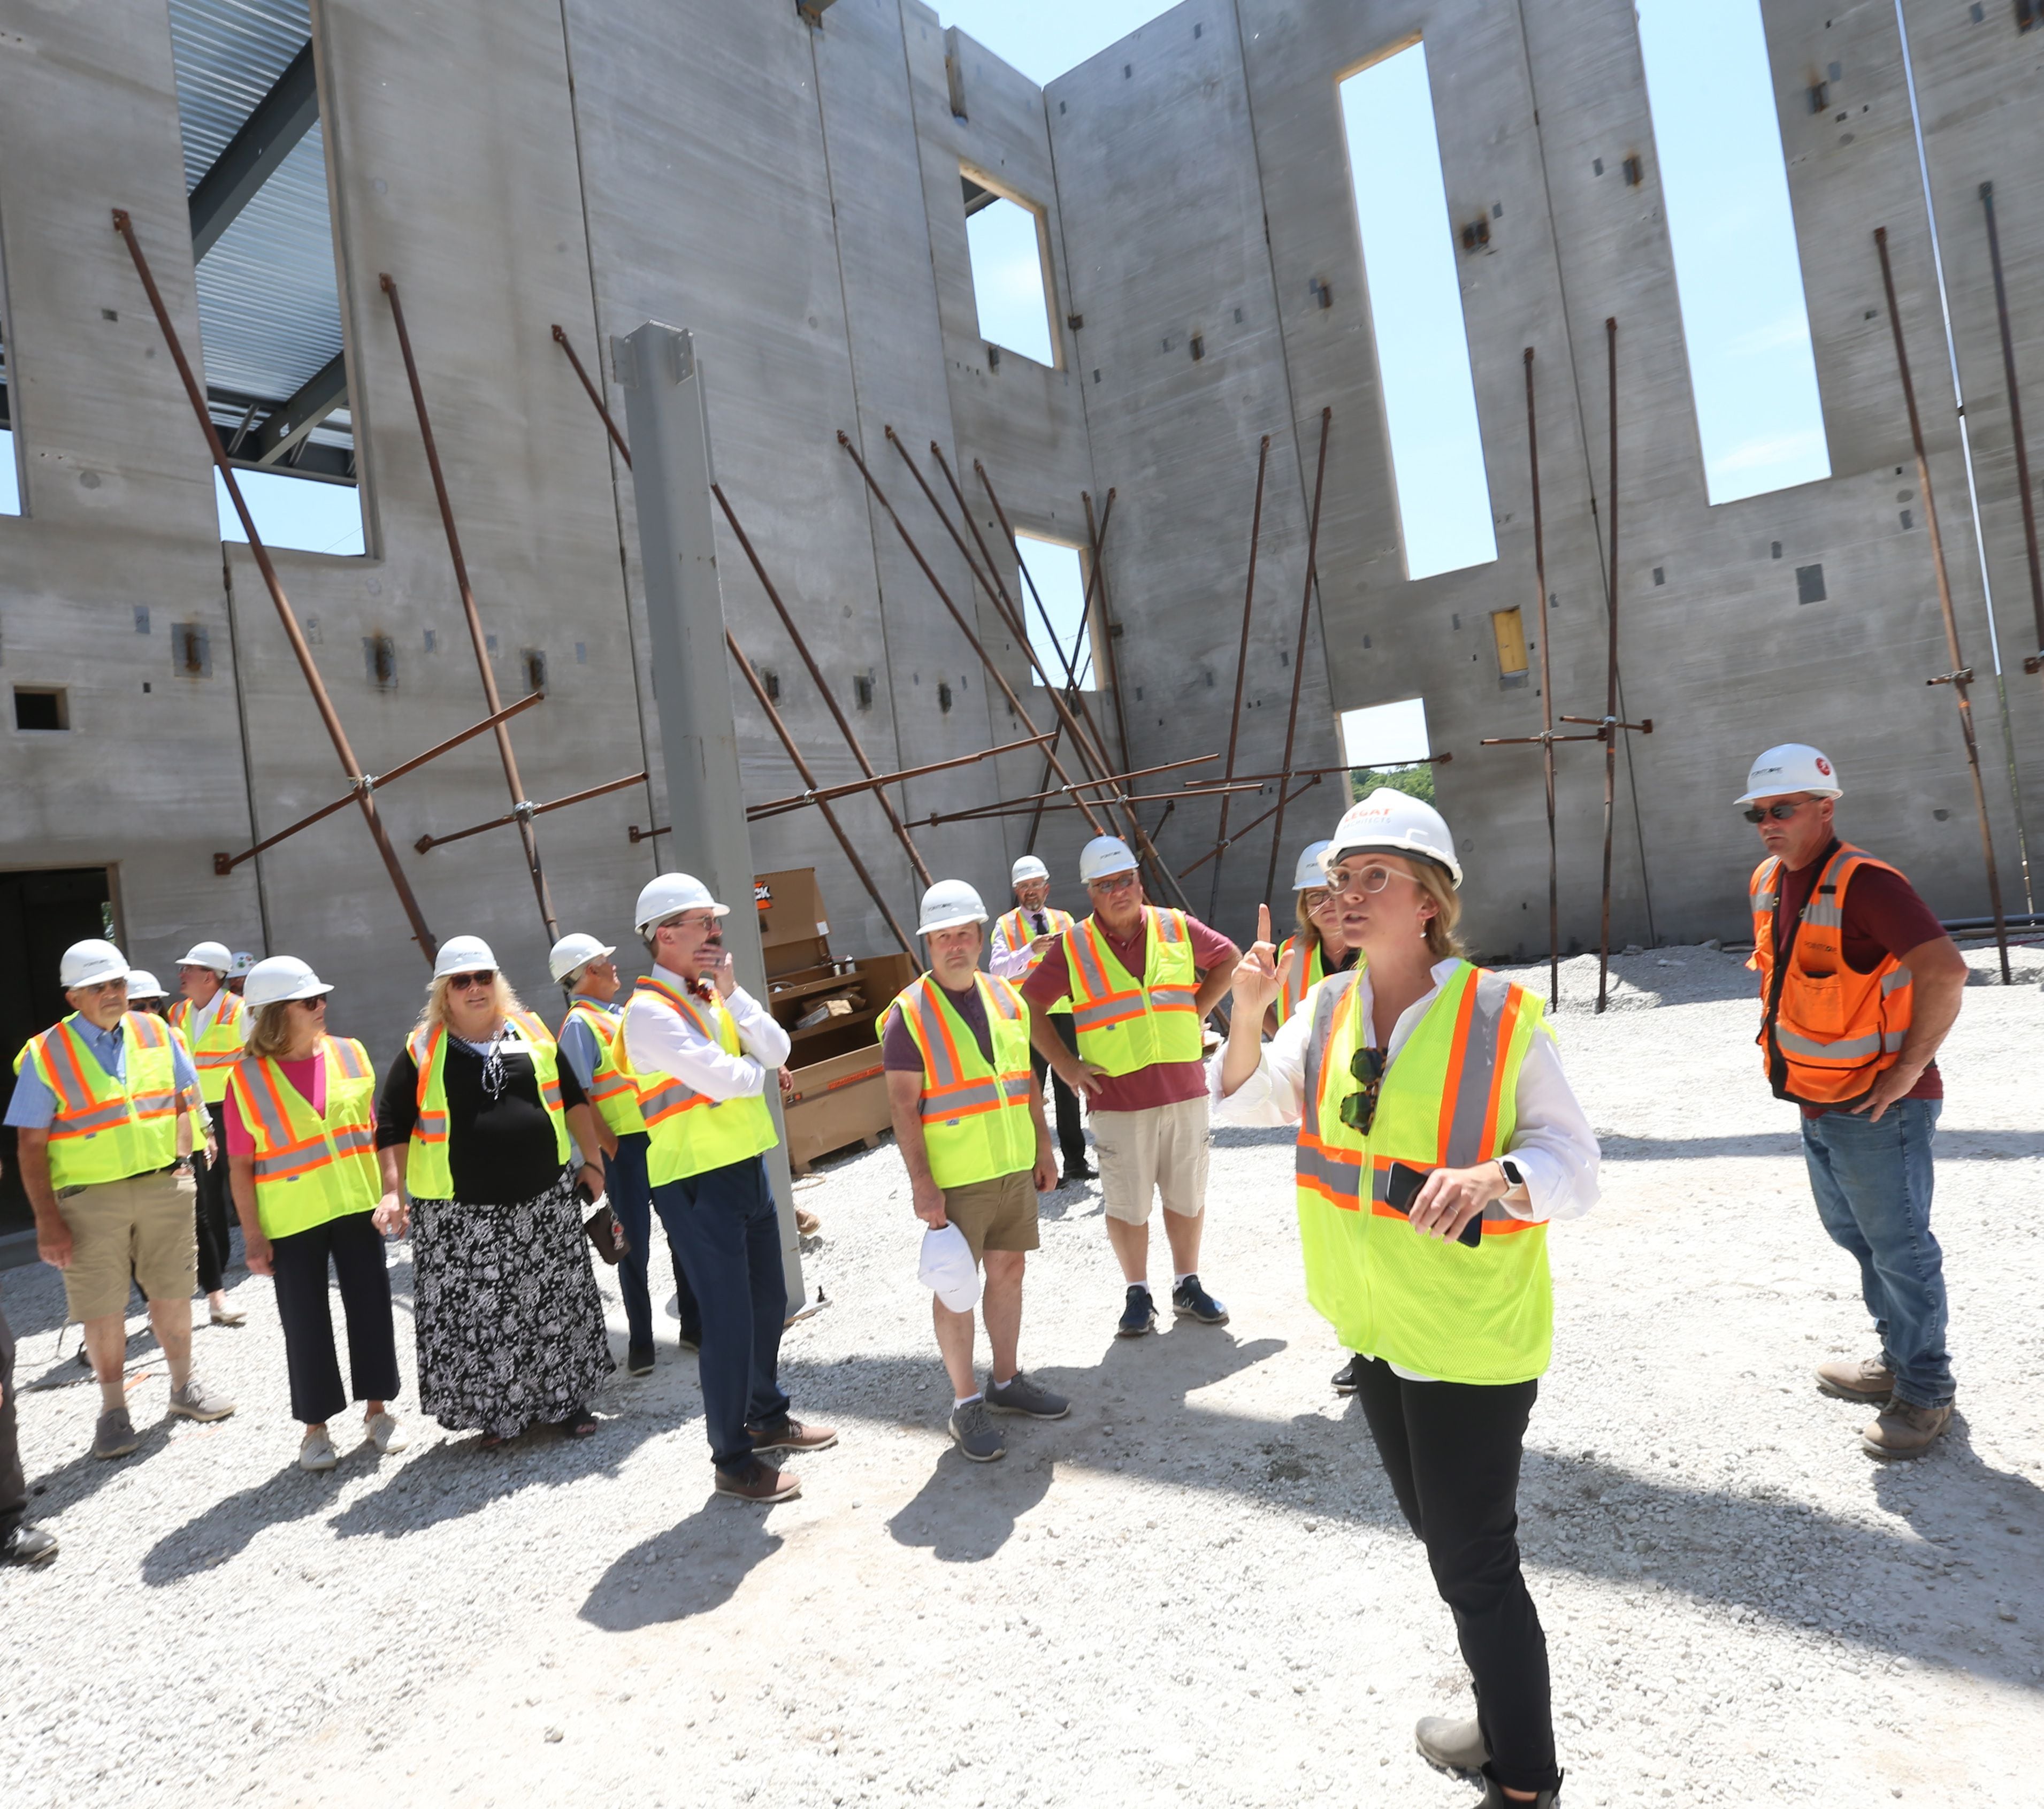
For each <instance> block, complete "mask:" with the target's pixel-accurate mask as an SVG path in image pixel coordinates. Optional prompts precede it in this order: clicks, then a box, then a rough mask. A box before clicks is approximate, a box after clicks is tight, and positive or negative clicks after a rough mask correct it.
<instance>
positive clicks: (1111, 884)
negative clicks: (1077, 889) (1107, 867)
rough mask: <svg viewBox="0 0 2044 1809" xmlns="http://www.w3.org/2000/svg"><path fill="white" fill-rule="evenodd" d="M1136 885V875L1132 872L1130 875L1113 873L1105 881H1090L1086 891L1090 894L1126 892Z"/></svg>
mask: <svg viewBox="0 0 2044 1809" xmlns="http://www.w3.org/2000/svg"><path fill="white" fill-rule="evenodd" d="M1134 884H1135V874H1134V873H1133V872H1132V871H1131V872H1129V873H1111V874H1108V876H1107V877H1106V878H1105V879H1095V880H1089V881H1087V883H1086V889H1087V890H1088V891H1089V892H1105V893H1116V892H1126V891H1127V890H1128V889H1129V887H1130V886H1131V885H1134Z"/></svg>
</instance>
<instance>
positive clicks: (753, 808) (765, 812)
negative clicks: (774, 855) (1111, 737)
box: [745, 735, 1049, 823]
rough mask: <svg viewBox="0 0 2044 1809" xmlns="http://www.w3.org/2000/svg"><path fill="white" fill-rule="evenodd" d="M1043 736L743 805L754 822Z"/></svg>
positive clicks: (986, 756) (936, 770)
mask: <svg viewBox="0 0 2044 1809" xmlns="http://www.w3.org/2000/svg"><path fill="white" fill-rule="evenodd" d="M1047 739H1049V737H1048V736H1040V735H1039V736H1025V737H1024V739H1022V740H1020V741H1004V742H1003V743H1001V745H1000V746H999V747H988V748H983V749H982V750H981V751H980V752H978V753H977V754H954V755H952V756H951V759H948V760H931V761H928V762H925V763H924V765H922V766H905V767H903V768H902V769H901V771H899V772H898V773H876V774H874V775H873V777H872V778H870V779H852V780H849V781H847V782H846V783H845V784H843V785H825V786H824V788H823V789H821V790H820V791H813V792H795V793H790V795H789V796H788V797H775V798H769V799H768V800H767V801H766V802H765V803H764V804H749V805H747V806H746V807H745V814H746V816H747V820H750V821H751V822H754V823H757V822H759V820H761V819H762V818H763V817H767V816H783V815H785V814H786V812H789V811H791V810H804V809H806V808H808V807H809V805H813V804H834V803H836V801H837V800H838V799H840V798H841V797H852V796H853V795H854V794H855V793H859V792H863V791H870V790H871V789H873V788H874V786H875V785H896V784H898V783H900V782H901V781H902V780H904V779H916V778H921V777H922V776H923V775H924V774H925V773H941V772H943V771H944V770H946V769H947V768H948V767H951V766H971V765H973V764H974V763H975V762H978V761H981V760H991V759H995V758H996V757H997V756H998V755H1002V754H1012V753H1014V752H1015V751H1016V750H1017V749H1018V748H1023V747H1035V746H1037V745H1038V744H1039V743H1041V742H1043V741H1045V740H1047Z"/></svg>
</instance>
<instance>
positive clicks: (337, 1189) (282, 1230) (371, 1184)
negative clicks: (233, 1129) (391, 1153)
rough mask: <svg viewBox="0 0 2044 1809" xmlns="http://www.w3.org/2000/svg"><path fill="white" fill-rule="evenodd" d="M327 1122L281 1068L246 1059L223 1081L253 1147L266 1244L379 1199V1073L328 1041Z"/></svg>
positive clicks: (342, 1044) (356, 1052)
mask: <svg viewBox="0 0 2044 1809" xmlns="http://www.w3.org/2000/svg"><path fill="white" fill-rule="evenodd" d="M322 1058H323V1059H324V1060H325V1063H326V1110H325V1116H321V1114H320V1113H318V1112H314V1111H313V1108H312V1103H311V1101H310V1100H308V1099H306V1098H305V1096H304V1095H303V1094H302V1093H300V1092H299V1091H298V1089H297V1088H296V1087H295V1086H294V1085H292V1084H291V1082H290V1080H289V1079H287V1078H286V1076H285V1073H284V1070H283V1066H282V1063H280V1062H277V1061H275V1060H273V1059H269V1058H263V1057H261V1056H257V1055H250V1054H244V1055H243V1057H242V1058H241V1060H240V1062H238V1063H236V1066H235V1070H234V1072H233V1073H232V1074H230V1075H229V1077H228V1090H229V1092H230V1093H232V1094H233V1096H234V1102H235V1106H236V1109H237V1110H238V1111H239V1112H240V1115H241V1122H242V1124H243V1125H244V1127H245V1128H246V1129H247V1131H248V1135H249V1138H250V1139H251V1141H252V1142H253V1143H254V1144H255V1161H254V1162H253V1164H252V1167H253V1170H254V1173H255V1210H256V1213H257V1216H258V1217H259V1219H260V1220H261V1222H262V1226H263V1235H264V1236H265V1237H267V1238H286V1237H290V1235H293V1234H294V1232H298V1231H309V1230H310V1229H311V1228H312V1227H313V1226H315V1225H323V1224H325V1223H327V1221H328V1220H329V1219H338V1218H340V1217H343V1216H345V1215H347V1214H348V1213H352V1212H369V1211H371V1210H372V1209H373V1208H375V1204H376V1202H377V1200H378V1196H380V1195H381V1193H382V1181H381V1179H380V1177H379V1176H378V1170H377V1163H376V1135H375V1122H374V1117H375V1094H376V1073H375V1070H374V1069H373V1068H372V1067H371V1066H370V1062H369V1055H368V1052H367V1050H364V1049H363V1047H362V1045H361V1044H360V1043H355V1042H352V1041H350V1040H349V1039H348V1038H345V1037H338V1036H329V1037H328V1038H326V1039H325V1043H324V1048H323V1057H322Z"/></svg>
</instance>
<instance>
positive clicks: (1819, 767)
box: [1732, 741, 1846, 804]
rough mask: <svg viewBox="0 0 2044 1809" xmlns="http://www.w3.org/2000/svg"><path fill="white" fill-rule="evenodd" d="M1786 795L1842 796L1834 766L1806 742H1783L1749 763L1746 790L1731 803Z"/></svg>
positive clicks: (1748, 802)
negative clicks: (1750, 764) (1750, 766)
mask: <svg viewBox="0 0 2044 1809" xmlns="http://www.w3.org/2000/svg"><path fill="white" fill-rule="evenodd" d="M1788 792H1808V793H1810V794H1811V795H1812V797H1844V796H1845V794H1846V793H1845V787H1844V786H1843V785H1840V784H1839V783H1838V769H1837V767H1835V766H1833V765H1832V764H1831V762H1830V761H1829V760H1827V759H1825V758H1824V755H1823V753H1822V752H1821V751H1819V750H1818V749H1817V748H1815V747H1812V746H1811V745H1810V744H1809V743H1808V742H1807V741H1785V742H1783V743H1781V746H1780V747H1770V748H1769V749H1768V750H1767V751H1766V752H1765V754H1763V755H1761V756H1760V758H1759V759H1758V760H1756V761H1754V762H1753V769H1752V770H1751V771H1750V772H1749V773H1748V774H1746V791H1745V793H1744V794H1743V795H1742V797H1736V798H1735V799H1733V800H1732V801H1733V802H1734V803H1735V804H1750V803H1752V802H1753V801H1754V799H1755V798H1757V797H1781V796H1783V795H1784V794H1785V793H1788Z"/></svg>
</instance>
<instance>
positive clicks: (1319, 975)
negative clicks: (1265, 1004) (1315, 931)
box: [1277, 935, 1327, 1025]
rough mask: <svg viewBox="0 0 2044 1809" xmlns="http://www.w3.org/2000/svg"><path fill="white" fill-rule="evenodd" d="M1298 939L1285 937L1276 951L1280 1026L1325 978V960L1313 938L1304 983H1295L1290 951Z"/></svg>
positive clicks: (1317, 941)
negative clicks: (1282, 945) (1283, 943)
mask: <svg viewBox="0 0 2044 1809" xmlns="http://www.w3.org/2000/svg"><path fill="white" fill-rule="evenodd" d="M1297 941H1298V938H1297V936H1296V935H1292V936H1287V937H1286V938H1285V946H1284V947H1282V948H1281V949H1279V950H1278V951H1277V1022H1278V1024H1280V1025H1282V1024H1284V1022H1285V1020H1286V1019H1287V1018H1289V1016H1291V1015H1292V1014H1293V1012H1296V1011H1297V1009H1298V1008H1299V1002H1300V1001H1301V1000H1302V999H1304V997H1305V996H1306V995H1307V994H1308V993H1310V992H1311V991H1312V989H1314V988H1315V987H1316V986H1317V985H1320V982H1321V981H1323V980H1324V979H1326V978H1327V958H1326V956H1325V955H1324V954H1323V953H1322V952H1321V949H1320V938H1319V937H1318V936H1315V937H1314V938H1313V947H1312V953H1311V954H1308V956H1307V957H1306V977H1305V983H1304V985H1298V984H1297V980H1296V974H1295V970H1294V968H1293V961H1292V950H1293V944H1294V943H1297Z"/></svg>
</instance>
